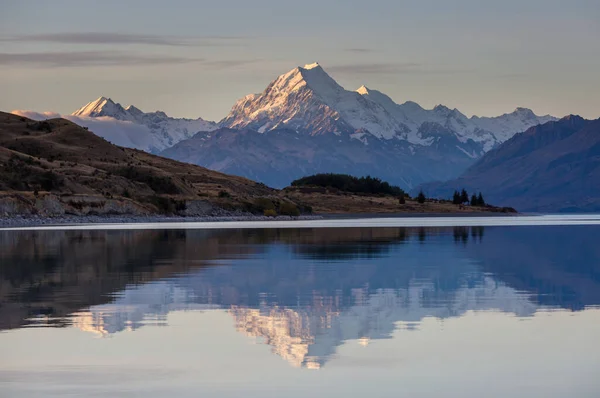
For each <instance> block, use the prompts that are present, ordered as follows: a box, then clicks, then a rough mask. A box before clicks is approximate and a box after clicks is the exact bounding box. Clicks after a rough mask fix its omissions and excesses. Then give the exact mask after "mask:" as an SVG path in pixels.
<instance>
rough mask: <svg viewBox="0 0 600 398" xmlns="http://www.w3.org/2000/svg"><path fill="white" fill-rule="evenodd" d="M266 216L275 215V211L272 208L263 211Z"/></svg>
mask: <svg viewBox="0 0 600 398" xmlns="http://www.w3.org/2000/svg"><path fill="white" fill-rule="evenodd" d="M263 214H264V215H265V216H266V217H277V212H276V211H275V210H274V209H267V210H265V211H264V212H263Z"/></svg>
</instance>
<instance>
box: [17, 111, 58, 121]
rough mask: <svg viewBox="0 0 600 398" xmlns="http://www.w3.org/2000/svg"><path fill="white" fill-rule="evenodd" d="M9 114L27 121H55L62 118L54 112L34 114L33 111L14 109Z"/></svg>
mask: <svg viewBox="0 0 600 398" xmlns="http://www.w3.org/2000/svg"><path fill="white" fill-rule="evenodd" d="M10 113H12V114H14V115H19V116H24V117H26V118H28V119H33V120H46V119H55V118H57V117H62V116H61V115H60V114H59V113H56V112H35V111H26V110H21V109H16V110H14V111H11V112H10Z"/></svg>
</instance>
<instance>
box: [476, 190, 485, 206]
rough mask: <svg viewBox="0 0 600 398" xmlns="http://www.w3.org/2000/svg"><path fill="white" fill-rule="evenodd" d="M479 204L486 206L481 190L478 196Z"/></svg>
mask: <svg viewBox="0 0 600 398" xmlns="http://www.w3.org/2000/svg"><path fill="white" fill-rule="evenodd" d="M477 206H485V200H484V199H483V195H482V194H481V192H479V196H477Z"/></svg>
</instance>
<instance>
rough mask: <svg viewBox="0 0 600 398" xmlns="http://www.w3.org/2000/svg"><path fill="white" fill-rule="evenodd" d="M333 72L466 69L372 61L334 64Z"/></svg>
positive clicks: (430, 71) (460, 71)
mask: <svg viewBox="0 0 600 398" xmlns="http://www.w3.org/2000/svg"><path fill="white" fill-rule="evenodd" d="M327 70H328V71H331V72H332V73H340V74H353V75H359V74H456V73H465V72H468V71H466V70H458V69H452V68H431V67H427V66H426V65H423V64H419V63H413V62H407V63H372V64H347V65H334V66H330V67H328V68H327Z"/></svg>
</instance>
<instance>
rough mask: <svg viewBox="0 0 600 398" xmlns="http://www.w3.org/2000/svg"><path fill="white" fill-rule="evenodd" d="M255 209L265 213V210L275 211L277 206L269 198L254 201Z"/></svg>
mask: <svg viewBox="0 0 600 398" xmlns="http://www.w3.org/2000/svg"><path fill="white" fill-rule="evenodd" d="M254 207H255V208H256V210H258V211H259V212H264V211H265V210H275V205H274V204H273V202H272V201H271V199H269V198H256V199H254Z"/></svg>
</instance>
